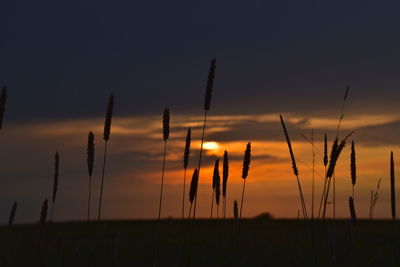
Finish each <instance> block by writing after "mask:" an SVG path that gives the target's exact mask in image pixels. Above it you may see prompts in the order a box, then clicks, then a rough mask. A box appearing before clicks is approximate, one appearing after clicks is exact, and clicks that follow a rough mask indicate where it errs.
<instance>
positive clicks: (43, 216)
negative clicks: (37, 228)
mask: <svg viewBox="0 0 400 267" xmlns="http://www.w3.org/2000/svg"><path fill="white" fill-rule="evenodd" d="M48 208H49V205H48V201H47V198H46V199H45V200H44V201H43V204H42V209H41V210H40V220H39V223H40V225H41V226H42V227H43V226H44V225H45V224H46V218H47V210H48Z"/></svg>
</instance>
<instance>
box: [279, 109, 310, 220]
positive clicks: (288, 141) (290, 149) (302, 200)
mask: <svg viewBox="0 0 400 267" xmlns="http://www.w3.org/2000/svg"><path fill="white" fill-rule="evenodd" d="M279 116H280V119H281V124H282V128H283V132H284V134H285V138H286V142H287V144H288V148H289V154H290V158H291V160H292V168H293V173H294V175H295V176H296V179H297V186H298V189H299V196H300V203H301V209H302V212H303V217H304V219H308V216H307V207H306V204H305V200H304V196H303V190H302V189H301V184H300V179H299V171H298V169H297V165H296V160H295V157H294V153H293V149H292V144H291V142H290V138H289V134H288V131H287V129H286V125H285V121H284V120H283V117H282V115H279Z"/></svg>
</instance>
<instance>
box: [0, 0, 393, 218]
mask: <svg viewBox="0 0 400 267" xmlns="http://www.w3.org/2000/svg"><path fill="white" fill-rule="evenodd" d="M399 8H400V3H398V2H394V1H393V2H392V1H379V2H377V1H359V2H358V1H352V2H351V3H349V1H330V2H328V1H294V0H293V1H292V0H288V1H261V0H257V1H256V0H250V1H225V0H224V1H208V0H206V1H200V2H198V3H194V2H191V1H114V2H110V1H55V2H54V1H28V0H23V1H6V2H2V3H0V10H2V15H1V16H0V29H1V31H0V32H1V42H0V86H3V85H7V86H8V88H9V92H8V93H9V98H8V101H7V106H6V113H5V119H4V125H3V129H2V130H1V131H0V147H1V148H2V149H1V150H0V163H1V164H0V165H1V168H0V223H4V222H6V220H7V217H8V212H9V209H10V208H11V205H12V203H13V202H14V201H18V205H19V206H18V212H17V216H16V221H17V222H32V221H35V220H38V218H39V212H40V205H41V202H42V201H43V199H44V198H45V197H48V198H50V197H51V194H52V183H53V180H52V179H53V164H54V163H53V160H54V159H53V157H54V153H55V151H56V150H58V151H59V153H60V161H61V163H60V181H59V191H58V196H57V203H56V205H57V207H56V210H55V219H56V220H81V219H84V218H85V216H86V207H87V206H86V205H87V202H86V198H87V186H88V179H89V178H88V175H87V168H86V142H87V133H88V131H93V132H94V133H95V136H96V140H95V142H96V158H95V171H94V178H93V179H94V185H93V186H94V187H93V199H92V201H93V203H94V204H93V205H94V206H93V207H94V208H93V210H92V217H93V218H94V217H95V214H96V213H97V203H98V198H99V186H100V178H101V177H100V174H101V160H102V153H103V149H104V141H103V140H102V131H103V123H104V115H105V111H106V105H107V98H108V96H109V95H110V93H114V94H115V109H114V119H113V125H112V129H111V138H110V143H109V153H110V154H109V161H108V165H107V172H106V178H105V188H104V190H105V191H104V200H103V201H104V206H103V215H104V216H103V217H104V218H106V219H120V218H122V219H129V218H156V216H157V208H158V206H157V205H158V195H159V187H160V179H161V167H162V166H161V163H162V149H163V141H162V112H163V109H164V108H165V107H168V108H170V110H171V134H170V137H171V138H170V140H169V142H168V156H167V165H166V170H167V173H166V176H165V182H166V186H165V195H164V200H165V202H164V208H163V212H162V216H163V217H179V215H180V209H181V206H180V205H181V193H182V181H183V166H182V165H183V163H182V156H183V148H184V139H185V134H186V129H187V127H191V128H192V130H193V138H194V140H193V144H192V151H191V158H190V160H189V171H188V177H189V179H190V176H191V174H192V172H193V168H194V167H195V166H196V165H197V161H198V156H199V148H200V137H201V126H202V119H203V101H204V91H205V86H206V80H207V75H208V69H209V64H210V60H211V59H212V58H214V57H216V58H217V70H216V78H215V86H214V89H215V90H214V92H213V98H212V102H211V109H210V111H209V123H208V127H207V131H206V142H214V143H211V144H207V147H206V150H205V155H206V157H205V160H204V165H203V167H204V169H202V172H201V176H200V188H199V200H198V201H199V202H198V212H199V213H198V214H199V215H200V217H207V216H209V209H210V208H209V205H210V201H211V199H210V198H211V193H212V190H211V179H212V166H213V162H214V160H215V159H217V158H222V156H223V152H224V150H227V151H228V152H229V154H230V156H231V168H230V170H231V173H230V177H229V182H228V183H229V185H228V208H229V209H228V214H229V216H231V211H232V203H233V201H234V200H235V199H237V200H240V194H241V186H242V179H241V178H240V175H241V167H242V159H243V154H244V150H245V146H246V143H247V142H249V141H251V142H252V162H251V165H250V172H249V176H248V180H247V182H248V184H247V186H246V196H245V204H244V216H245V217H252V216H255V215H257V214H259V213H262V212H270V213H272V214H273V215H274V216H275V217H279V218H293V217H296V216H297V211H298V209H299V208H300V204H299V201H298V192H297V185H296V180H295V178H294V176H293V173H292V169H291V162H290V157H289V153H288V148H287V145H286V142H285V139H284V135H283V131H282V128H281V125H280V122H279V114H283V116H284V118H285V120H286V122H287V127H288V131H289V135H290V136H291V138H292V140H293V149H294V153H295V156H296V159H297V161H298V167H299V172H300V179H301V182H302V185H303V188H304V193H305V197H306V201H307V205H308V208H309V209H310V204H311V202H310V201H311V177H312V172H311V165H312V153H311V145H310V144H309V143H308V142H307V141H306V140H305V139H304V138H303V137H302V135H305V136H307V137H308V138H310V136H311V131H312V129H314V133H315V140H316V143H315V145H316V149H317V151H316V173H315V182H316V202H318V201H319V199H320V195H321V191H322V185H323V175H324V168H323V164H322V154H321V153H322V152H323V143H322V141H323V136H324V133H327V135H328V139H329V142H330V143H329V147H330V146H331V143H332V141H333V138H334V135H335V130H336V127H337V122H338V118H339V113H340V108H341V105H342V101H343V96H344V92H345V88H346V86H347V85H348V86H350V91H349V96H348V99H347V100H348V101H347V103H346V106H345V110H344V113H345V117H344V120H343V123H342V128H341V137H343V136H345V135H346V134H348V133H349V132H351V131H355V133H354V135H353V136H352V137H351V139H350V140H354V141H355V143H356V150H357V167H358V169H357V172H358V179H357V185H356V196H355V202H356V209H357V215H358V216H359V217H367V216H368V205H369V198H370V192H371V190H372V189H375V187H376V184H377V182H378V180H379V179H380V178H381V179H382V182H381V188H380V199H379V201H378V204H377V207H376V210H375V215H376V217H379V218H388V217H389V216H390V203H389V198H390V195H389V157H390V151H393V152H394V156H395V163H396V168H397V169H396V175H397V176H399V177H400V173H399V170H400V165H399V160H400V136H399V134H398V133H399V132H400V106H399V104H398V101H399V99H400V91H399V90H398V87H399V85H400V75H399V73H400V64H399V62H400V50H399V47H400V34H399V31H400V27H399V26H400V18H399V16H398V10H399ZM349 148H350V146H349V145H348V146H346V148H345V149H344V151H343V153H342V155H341V157H340V160H339V163H338V166H337V172H336V176H337V216H338V217H348V213H349V212H348V197H349V196H350V194H351V183H350V170H349V168H350V167H349V166H350V165H349V164H350V149H349ZM398 185H399V186H400V184H399V183H398ZM398 189H400V188H398ZM398 192H399V191H398ZM316 206H317V204H316ZM330 208H331V207H330V206H329V216H331V209H330ZM309 213H310V212H309Z"/></svg>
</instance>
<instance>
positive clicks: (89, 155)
mask: <svg viewBox="0 0 400 267" xmlns="http://www.w3.org/2000/svg"><path fill="white" fill-rule="evenodd" d="M86 151H87V167H88V171H89V176H90V177H92V175H93V165H94V134H93V133H92V132H89V134H88V144H87V150H86Z"/></svg>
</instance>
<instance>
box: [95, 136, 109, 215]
mask: <svg viewBox="0 0 400 267" xmlns="http://www.w3.org/2000/svg"><path fill="white" fill-rule="evenodd" d="M107 144H108V141H106V144H105V146H104V158H103V172H102V175H101V187H100V202H99V214H98V216H97V220H98V221H100V215H101V201H102V199H103V185H104V174H105V171H106V160H107Z"/></svg>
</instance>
